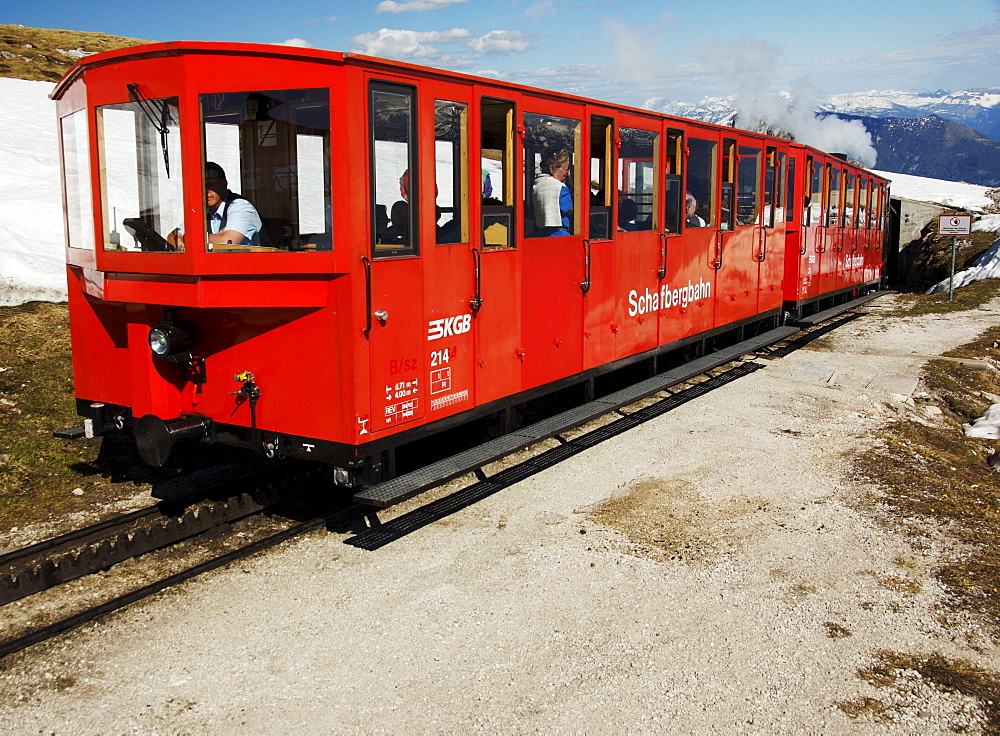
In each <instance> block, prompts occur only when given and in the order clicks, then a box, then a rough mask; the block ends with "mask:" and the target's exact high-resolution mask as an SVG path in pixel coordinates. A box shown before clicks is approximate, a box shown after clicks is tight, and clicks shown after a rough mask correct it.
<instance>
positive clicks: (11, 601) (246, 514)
mask: <svg viewBox="0 0 1000 736" xmlns="http://www.w3.org/2000/svg"><path fill="white" fill-rule="evenodd" d="M856 316H857V315H855V314H849V313H846V314H845V310H839V311H838V312H837V314H834V315H830V316H828V317H827V318H826V319H825V320H824V319H815V320H813V321H812V323H811V324H808V325H806V326H805V327H804V329H798V330H794V331H789V332H788V334H787V335H785V336H784V337H782V338H779V339H775V340H772V341H770V342H766V341H765V344H761V345H760V346H759V347H757V348H756V349H753V350H752V351H750V352H753V353H754V357H756V358H759V359H760V360H754V359H749V360H748V359H747V358H745V357H744V355H745V354H739V355H734V356H733V357H732V358H731V359H729V360H725V361H722V360H718V359H716V360H713V361H712V364H711V365H709V366H708V367H706V368H705V370H703V371H701V372H700V373H691V374H689V375H686V376H685V378H684V379H683V380H679V381H676V382H675V383H673V384H672V385H669V386H664V387H662V388H659V389H656V390H649V391H647V390H645V389H639V390H638V393H639V395H636V397H635V400H633V401H631V402H628V403H627V405H626V404H625V403H621V404H620V405H612V404H611V403H610V402H609V400H608V399H604V400H603V401H604V402H605V403H606V404H608V405H607V406H604V407H598V408H603V411H601V412H599V413H598V414H597V415H593V411H592V410H588V411H586V412H584V415H580V417H577V418H581V417H582V418H581V421H578V422H577V425H581V424H585V423H586V422H587V421H589V420H593V419H595V418H598V417H599V416H602V415H603V416H607V415H609V414H610V415H618V418H617V419H614V420H613V421H611V422H607V423H603V424H602V426H599V427H597V428H595V429H592V430H590V431H585V432H584V433H582V434H579V435H578V436H575V437H574V438H573V439H569V440H567V439H564V438H563V437H562V435H563V434H565V431H566V428H563V427H562V425H561V420H559V419H558V417H556V418H550V419H548V420H545V421H546V422H549V425H548V426H550V429H551V430H552V431H551V432H550V433H549V434H548V435H547V436H546V437H544V438H540V439H549V438H554V439H556V440H558V442H559V444H558V445H557V446H555V447H552V448H550V449H547V450H544V451H542V452H540V453H539V454H536V455H534V456H533V457H531V458H530V459H528V460H526V461H523V462H519V463H517V464H516V465H513V466H510V467H507V468H505V469H503V470H501V471H499V472H497V473H495V474H494V475H492V476H489V477H487V476H485V475H484V474H483V473H482V471H481V470H480V469H479V468H481V467H482V466H483V465H485V464H486V462H485V460H484V458H486V457H487V456H488V458H489V460H490V461H492V460H496V459H499V458H502V457H504V456H505V455H507V454H509V453H510V452H513V451H514V450H507V451H501V450H502V449H503V447H498V448H496V449H488V450H487V452H486V455H483V450H482V446H480V447H479V448H473V449H472V450H470V451H467V452H471V453H476V452H478V453H479V454H473V455H471V456H470V458H471V459H472V460H475V462H476V463H478V465H476V468H475V473H476V481H475V482H472V483H470V484H468V485H466V486H465V487H463V488H460V489H459V490H457V491H455V492H453V493H451V494H449V495H447V496H445V497H443V498H439V499H437V500H435V501H432V502H431V503H428V504H424V505H421V506H419V507H417V508H416V509H414V510H411V511H408V512H406V513H403V514H401V515H398V516H395V517H393V518H392V519H390V520H388V521H386V522H382V521H381V520H380V519H379V518H378V516H377V515H375V514H374V513H372V512H373V511H374V509H373V508H372V506H371V505H370V504H369V503H359V502H358V501H357V498H358V496H355V501H354V502H350V501H348V500H346V499H342V500H340V501H331V500H330V493H329V488H330V487H331V486H332V481H331V479H330V478H328V477H327V473H326V468H323V467H319V466H310V465H307V464H305V463H299V462H294V463H286V464H283V465H281V466H272V467H270V468H268V469H267V470H264V471H260V472H257V473H255V474H253V475H250V476H247V477H244V478H240V479H236V480H231V481H226V482H225V483H223V484H220V485H219V486H217V487H215V488H213V489H211V490H210V491H207V492H203V493H202V494H201V498H200V499H198V500H196V499H194V498H188V499H180V500H177V501H172V502H170V503H161V504H158V505H156V506H153V507H150V508H147V509H142V510H140V511H136V512H132V513H128V514H123V515H121V516H118V517H115V518H112V519H108V520H105V521H102V522H100V523H98V524H95V525H93V526H90V527H87V528H85V529H80V530H76V531H73V532H70V533H67V534H63V535H60V536H59V537H55V538H53V539H50V540H47V541H45V542H41V543H39V544H35V545H31V546H29V547H25V548H23V549H19V550H15V551H13V552H10V553H7V554H4V555H0V607H2V608H3V609H4V611H5V613H6V612H8V611H11V610H12V608H19V607H21V603H22V601H23V600H24V599H34V598H39V599H44V597H45V596H46V595H47V594H48V593H49V592H50V591H52V590H53V589H54V588H56V587H57V586H60V585H64V584H67V583H72V582H73V581H80V580H81V579H83V578H85V577H87V576H92V575H93V574H94V573H102V572H105V571H109V570H112V568H116V567H117V566H121V565H122V563H126V562H128V561H131V560H136V559H137V558H140V557H142V558H148V557H151V556H154V555H156V554H157V553H160V554H167V555H169V556H175V557H178V558H183V559H182V560H172V561H171V562H170V564H160V565H159V566H158V567H159V571H160V573H161V574H157V575H153V576H152V578H151V579H150V576H149V575H138V576H136V575H135V574H134V572H133V574H132V575H131V577H132V578H133V579H135V578H141V580H139V582H138V583H135V582H133V584H132V585H131V586H125V587H126V588H128V589H127V590H124V591H121V590H119V588H120V587H121V586H118V585H111V586H109V587H110V588H113V589H114V591H115V592H113V593H112V594H111V595H110V596H103V597H102V598H101V600H99V601H98V602H93V600H92V599H93V598H94V593H93V591H89V592H88V591H84V594H83V595H81V596H80V597H81V599H82V600H83V603H82V605H81V606H79V610H76V611H73V612H71V613H69V614H68V615H65V614H64V613H59V614H57V615H53V614H52V613H51V611H46V609H47V608H48V609H51V608H52V607H53V604H52V601H46V600H42V601H41V606H40V607H39V608H37V609H32V608H31V607H30V606H29V607H28V612H27V613H23V612H19V613H21V615H19V616H7V617H5V618H7V620H8V621H13V624H12V625H10V626H8V627H7V628H8V631H6V632H0V636H5V637H6V639H5V640H3V639H0V658H2V657H4V656H6V655H8V654H11V653H13V652H17V651H20V650H22V649H24V648H26V647H28V646H31V645H33V644H36V643H38V642H41V641H45V640H47V639H50V638H52V637H54V636H56V635H57V634H59V633H62V632H64V631H67V630H69V629H72V628H74V627H76V626H79V625H81V624H84V623H86V622H89V621H93V620H95V619H96V618H98V617H100V616H102V615H105V614H107V613H110V612H112V611H115V610H118V609H120V608H123V607H125V606H127V605H129V604H131V603H133V602H136V601H138V600H141V599H143V598H145V597H148V596H150V595H153V594H155V593H157V592H160V591H162V590H164V589H166V588H169V587H170V586H173V585H176V584H178V583H180V582H183V581H185V580H189V579H191V578H193V577H196V576H198V575H201V574H203V573H205V572H207V571H209V570H213V569H216V568H219V567H222V566H224V565H227V564H230V563H232V562H234V561H236V560H239V559H241V558H244V557H247V556H250V555H253V554H255V553H257V552H260V551H263V550H266V549H268V548H271V547H274V546H275V545H278V544H280V543H282V542H284V541H286V540H288V539H291V538H293V537H295V536H298V535H301V534H304V533H308V532H310V531H313V530H315V529H318V528H320V527H322V526H326V527H327V528H332V527H337V528H347V529H353V531H354V532H355V533H354V535H353V536H351V537H349V538H347V539H346V540H345V543H347V544H351V545H353V546H356V547H359V548H362V549H366V550H371V551H374V550H377V549H379V548H380V547H383V546H385V545H386V544H389V543H391V542H393V541H395V540H397V539H399V538H401V537H404V536H406V535H407V534H409V533H411V532H412V531H414V530H416V529H419V528H421V527H423V526H426V525H427V524H430V523H433V522H434V521H437V520H439V519H442V518H444V517H446V516H448V515H450V514H452V513H455V512H456V511H458V510H460V509H462V508H465V507H467V506H469V505H471V504H474V503H477V502H478V501H481V500H482V499H484V498H487V497H489V496H490V495H493V494H495V493H497V492H499V491H500V490H503V489H504V488H507V487H509V486H511V485H513V484H514V483H516V482H518V481H520V480H523V479H524V478H527V477H530V476H531V475H534V474H535V473H538V472H541V471H542V470H544V469H545V468H548V467H551V466H553V465H555V464H557V463H560V462H563V461H565V460H567V459H569V458H570V457H573V456H574V455H576V454H578V453H580V452H583V451H584V450H586V449H588V448H590V447H593V446H595V445H597V444H599V443H601V442H604V441H606V440H608V439H611V438H613V437H615V436H618V435H620V434H622V433H623V432H626V431H628V430H629V429H632V428H634V427H636V426H638V425H640V424H642V423H644V422H646V421H649V420H650V419H652V418H654V417H657V416H660V415H662V414H665V413H667V412H669V411H670V410H672V409H674V408H676V407H678V406H681V405H682V404H685V403H687V402H689V401H692V400H695V399H697V398H698V397H700V396H703V395H705V394H706V393H708V392H710V391H712V390H714V389H716V388H718V387H720V386H723V385H725V384H727V383H730V382H731V381H734V380H737V379H739V378H741V377H742V376H745V375H748V374H749V373H752V372H754V371H757V370H760V369H762V368H764V367H765V365H766V361H767V360H768V359H775V358H780V357H783V356H784V355H787V354H789V353H790V352H792V351H794V350H796V349H798V348H800V347H802V346H803V345H805V344H807V343H808V342H810V341H811V340H814V339H816V338H817V337H819V336H821V335H824V334H826V333H828V332H830V331H832V330H834V329H836V328H837V327H839V326H841V325H842V324H844V323H846V322H848V321H851V320H853V319H855V318H856ZM747 342H748V344H751V342H752V341H747ZM651 380H652V379H651ZM647 388H648V387H647ZM633 393H635V391H633ZM631 395H632V394H626V395H624V396H625V397H626V398H627V397H628V396H631ZM619 398H622V397H619ZM553 420H554V421H555V423H554V424H553V423H552V422H553ZM513 434H515V435H516V434H517V433H513ZM501 439H503V438H501ZM540 439H536V438H534V437H532V435H531V434H530V433H529V434H526V435H523V436H522V437H520V438H518V437H514V438H513V440H511V438H508V440H507V442H508V444H509V443H510V442H511V441H513V442H514V444H515V445H516V447H515V448H514V449H523V448H524V447H527V446H530V445H532V444H537V443H538V441H540ZM489 444H492V443H487V445H489ZM465 454H466V453H459V454H458V455H455V456H453V457H450V458H446V459H445V460H443V461H439V462H438V463H433V464H431V465H430V466H428V467H426V468H422V469H420V470H419V471H416V475H415V477H416V478H417V479H418V481H419V485H420V489H419V490H418V491H416V492H420V491H422V490H426V489H427V488H430V487H434V486H436V485H441V484H442V483H444V482H445V481H447V480H449V479H453V478H455V477H458V476H459V475H462V474H463V473H465V472H467V471H468V467H467V465H468V462H471V461H472V460H469V459H468V458H467V459H466V461H463V460H457V459H456V458H461V457H462V456H463V455H465ZM409 475H411V476H414V474H409ZM401 478H402V479H403V482H404V484H405V483H406V482H407V476H401ZM410 480H411V481H412V480H413V478H411V479H410ZM408 487H409V488H411V489H412V487H413V482H411V483H410V485H409V486H408ZM292 490H294V498H295V499H296V500H297V501H301V500H303V499H305V500H306V501H305V503H299V504H298V508H292V507H289V506H288V503H289V500H288V499H290V498H292V497H293V494H292V493H288V491H292ZM376 490H377V487H376ZM358 495H361V494H358ZM412 495H415V493H414V492H409V493H408V495H407V496H406V497H409V496H412ZM386 505H388V504H386ZM262 517H267V522H266V523H260V522H259V520H260V519H261V518H262ZM254 520H257V522H256V523H255V522H254ZM241 525H242V526H241ZM246 529H250V531H249V532H248V531H246ZM220 537H221V538H223V539H225V540H226V543H225V544H216V545H215V546H217V547H220V546H221V547H223V548H224V549H223V550H222V551H221V552H220V551H219V550H214V551H213V552H207V551H206V547H211V546H213V545H212V544H211V542H217V541H218V540H219V538H220ZM201 538H208V539H209V541H210V543H209V544H208V545H205V544H202V545H197V544H195V545H194V546H195V547H197V548H198V549H197V550H196V551H195V552H193V553H192V552H191V551H190V550H187V551H185V552H183V553H182V554H175V550H176V548H177V547H178V546H181V545H183V544H185V543H191V544H193V542H192V540H198V539H201ZM237 538H238V539H239V540H240V542H239V543H235V544H231V542H232V540H234V539H237ZM95 577H99V576H95ZM84 587H85V586H84ZM90 587H91V588H93V587H94V586H90ZM98 587H100V586H98ZM33 610H38V611H41V613H40V614H39V613H33V612H32V611H33ZM18 619H19V620H18ZM38 619H41V620H42V623H41V625H39V624H38Z"/></svg>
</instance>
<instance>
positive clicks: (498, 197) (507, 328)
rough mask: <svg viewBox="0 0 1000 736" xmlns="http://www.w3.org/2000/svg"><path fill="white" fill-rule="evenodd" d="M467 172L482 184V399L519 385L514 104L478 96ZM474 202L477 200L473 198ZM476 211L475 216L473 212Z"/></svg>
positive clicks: (476, 256) (477, 311)
mask: <svg viewBox="0 0 1000 736" xmlns="http://www.w3.org/2000/svg"><path fill="white" fill-rule="evenodd" d="M473 112H474V113H475V116H474V118H473V130H474V132H475V136H476V140H474V141H473V148H472V151H473V155H472V159H473V160H472V166H471V169H472V171H471V176H472V179H473V181H474V182H475V183H476V186H477V187H479V186H481V187H482V190H481V194H480V196H478V197H474V198H473V199H474V200H476V199H478V200H479V204H478V207H477V206H473V207H472V213H473V217H474V218H475V219H474V222H475V224H474V225H473V227H472V233H471V237H472V247H471V252H472V256H473V260H474V264H473V267H474V274H475V282H474V289H473V296H472V302H471V303H472V330H473V335H474V338H475V351H476V354H475V372H476V397H477V402H478V403H480V404H484V403H488V402H490V401H493V400H495V399H500V398H503V397H505V396H511V395H513V394H516V393H517V392H518V391H520V390H521V370H520V366H521V359H522V358H523V357H525V355H524V350H523V348H522V344H521V269H520V255H521V254H520V252H519V251H518V250H517V242H518V239H517V237H516V228H517V225H518V222H517V221H518V213H517V208H516V206H515V202H516V194H517V192H516V180H517V177H516V176H515V170H516V168H515V165H516V149H515V146H514V137H515V136H514V134H515V127H516V117H515V116H516V113H517V106H516V104H515V101H514V100H513V99H499V98H496V97H490V96H485V95H484V96H479V95H477V101H476V103H475V110H474V111H473ZM473 204H474V205H475V204H476V203H475V201H474V202H473ZM477 214H478V216H477Z"/></svg>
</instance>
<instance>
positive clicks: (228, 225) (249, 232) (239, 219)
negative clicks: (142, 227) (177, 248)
mask: <svg viewBox="0 0 1000 736" xmlns="http://www.w3.org/2000/svg"><path fill="white" fill-rule="evenodd" d="M233 196H234V195H233V193H232V192H226V198H225V199H224V200H223V201H222V203H221V204H220V205H219V208H218V209H217V210H216V211H215V212H209V213H208V233H209V235H214V234H216V233H221V232H222V231H223V230H235V231H236V232H239V233H243V236H244V237H243V240H241V241H240V242H238V243H234V245H260V231H261V228H262V227H263V224H262V223H261V221H260V215H258V214H257V209H256V208H255V207H254V206H253V205H252V204H250V201H249V200H247V199H243V198H242V197H239V198H237V199H231V197H233ZM227 201H228V202H229V206H228V207H227V206H226V202H227ZM223 212H225V214H226V221H225V223H223V222H222V213H223ZM223 224H225V227H223ZM177 230H178V232H181V233H183V232H184V223H181V224H180V226H179V227H178V228H177Z"/></svg>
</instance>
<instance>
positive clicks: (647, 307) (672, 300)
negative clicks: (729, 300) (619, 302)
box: [628, 279, 712, 317]
mask: <svg viewBox="0 0 1000 736" xmlns="http://www.w3.org/2000/svg"><path fill="white" fill-rule="evenodd" d="M711 296H712V284H710V283H708V282H705V281H702V280H701V279H698V283H697V284H696V283H694V282H693V281H691V280H688V282H687V286H681V287H679V288H676V289H671V288H670V285H669V284H663V286H661V287H660V288H659V289H656V290H654V291H650V290H649V289H646V290H645V293H644V294H640V293H639V292H638V291H636V290H635V289H632V291H630V292H629V293H628V313H629V316H631V317H635V316H636V315H639V314H647V313H649V312H659V311H660V310H661V309H669V308H670V307H681V308H686V307H687V305H688V304H691V303H693V302H698V301H701V300H702V299H708V298H709V297H711Z"/></svg>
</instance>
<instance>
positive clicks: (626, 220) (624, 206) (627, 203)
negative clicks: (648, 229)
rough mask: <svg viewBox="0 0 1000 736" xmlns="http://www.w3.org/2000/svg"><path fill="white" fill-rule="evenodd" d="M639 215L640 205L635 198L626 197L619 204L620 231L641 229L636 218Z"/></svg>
mask: <svg viewBox="0 0 1000 736" xmlns="http://www.w3.org/2000/svg"><path fill="white" fill-rule="evenodd" d="M638 216H639V205H637V204H636V203H635V200H634V199H630V198H628V197H626V198H625V199H623V200H622V201H621V204H619V205H618V232H620V233H625V232H634V231H636V230H638V229H639V226H638V225H637V224H636V221H635V218H637V217H638Z"/></svg>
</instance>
